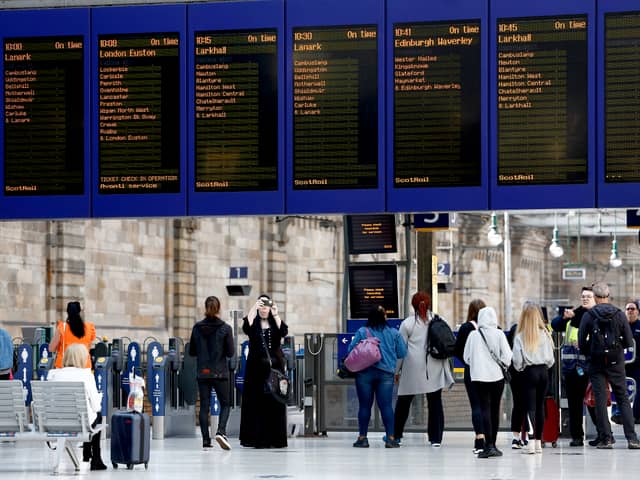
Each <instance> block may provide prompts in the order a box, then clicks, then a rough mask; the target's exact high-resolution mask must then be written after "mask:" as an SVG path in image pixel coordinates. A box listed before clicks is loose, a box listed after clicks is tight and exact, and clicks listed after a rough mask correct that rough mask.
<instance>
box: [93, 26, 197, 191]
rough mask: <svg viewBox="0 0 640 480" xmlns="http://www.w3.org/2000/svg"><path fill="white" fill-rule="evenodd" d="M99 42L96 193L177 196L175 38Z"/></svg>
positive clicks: (174, 35) (167, 35) (123, 38)
mask: <svg viewBox="0 0 640 480" xmlns="http://www.w3.org/2000/svg"><path fill="white" fill-rule="evenodd" d="M98 39H99V44H98V69H99V71H98V75H99V76H98V86H97V88H98V109H99V137H98V139H99V141H98V148H99V156H98V162H99V188H98V191H99V192H100V193H103V194H110V193H177V192H179V191H180V122H181V121H182V120H183V119H181V118H180V98H181V94H180V92H181V89H182V88H184V86H183V85H180V55H179V48H180V47H179V34H178V33H152V34H134V35H100V36H99V37H98Z"/></svg>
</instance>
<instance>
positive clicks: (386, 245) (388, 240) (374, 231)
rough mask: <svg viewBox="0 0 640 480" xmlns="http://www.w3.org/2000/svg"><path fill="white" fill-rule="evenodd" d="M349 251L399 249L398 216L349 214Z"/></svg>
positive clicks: (386, 251)
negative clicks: (397, 234) (397, 238)
mask: <svg viewBox="0 0 640 480" xmlns="http://www.w3.org/2000/svg"><path fill="white" fill-rule="evenodd" d="M347 235H348V238H349V253H350V254H351V255H358V254H361V253H391V252H396V251H397V241H396V217H395V215H393V214H391V215H389V214H383V215H348V216H347Z"/></svg>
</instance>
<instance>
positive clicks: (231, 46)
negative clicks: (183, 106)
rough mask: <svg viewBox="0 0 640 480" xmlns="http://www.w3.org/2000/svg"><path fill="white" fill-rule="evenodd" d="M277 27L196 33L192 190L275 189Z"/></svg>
mask: <svg viewBox="0 0 640 480" xmlns="http://www.w3.org/2000/svg"><path fill="white" fill-rule="evenodd" d="M277 53H278V50H277V32H276V30H275V29H271V30H269V29H267V30H251V31H224V32H197V33H196V34H195V72H194V77H195V78H194V80H195V94H194V97H195V109H194V110H195V155H196V172H195V175H196V177H195V190H196V192H231V191H265V190H277V189H278V55H277Z"/></svg>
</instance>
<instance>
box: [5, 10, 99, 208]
mask: <svg viewBox="0 0 640 480" xmlns="http://www.w3.org/2000/svg"><path fill="white" fill-rule="evenodd" d="M90 26H91V24H90V10H89V9H88V8H77V9H43V10H20V11H16V10H13V11H7V10H4V11H2V12H0V45H3V44H4V39H5V38H7V37H50V36H58V35H59V36H82V37H83V39H84V48H83V75H84V79H83V80H84V82H83V83H84V88H85V91H84V118H85V122H84V124H85V128H84V132H83V137H84V172H83V184H84V193H82V194H79V195H32V196H31V195H30V196H6V195H5V194H4V193H5V188H4V134H5V130H4V125H5V122H4V95H3V96H2V97H1V98H0V111H2V112H3V114H2V117H3V120H2V122H0V147H1V148H0V179H1V180H0V181H1V182H2V188H1V191H0V218H2V219H36V218H39V219H49V218H56V219H64V218H78V217H85V218H86V217H89V216H90V212H91V183H90V179H91V164H90V161H89V159H90V151H91V150H90V149H91V143H90V139H89V135H90V132H91V131H92V129H91V123H90V122H89V119H90V118H91V117H90V107H91V102H90V96H89V92H90V80H91V77H90V74H91V70H90V65H91V55H90V47H89V45H90V41H89V35H90ZM0 85H3V86H4V52H3V55H2V58H0ZM3 88H4V87H3Z"/></svg>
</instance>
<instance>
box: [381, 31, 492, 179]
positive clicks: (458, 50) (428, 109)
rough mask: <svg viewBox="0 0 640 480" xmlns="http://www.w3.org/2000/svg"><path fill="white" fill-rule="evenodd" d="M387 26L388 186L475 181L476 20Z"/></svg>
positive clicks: (478, 90)
mask: <svg viewBox="0 0 640 480" xmlns="http://www.w3.org/2000/svg"><path fill="white" fill-rule="evenodd" d="M393 33H394V42H393V47H394V48H393V54H394V56H393V62H394V65H393V69H394V71H393V84H394V85H393V95H394V109H393V110H394V140H393V142H394V143H393V145H394V173H393V185H394V187H396V188H403V187H406V188H415V187H455V186H478V185H480V184H481V145H480V131H481V121H480V118H481V109H480V97H481V85H482V81H481V73H480V69H481V66H480V63H481V55H480V53H481V50H480V20H473V21H462V22H461V21H456V22H430V23H397V24H394V26H393Z"/></svg>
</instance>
